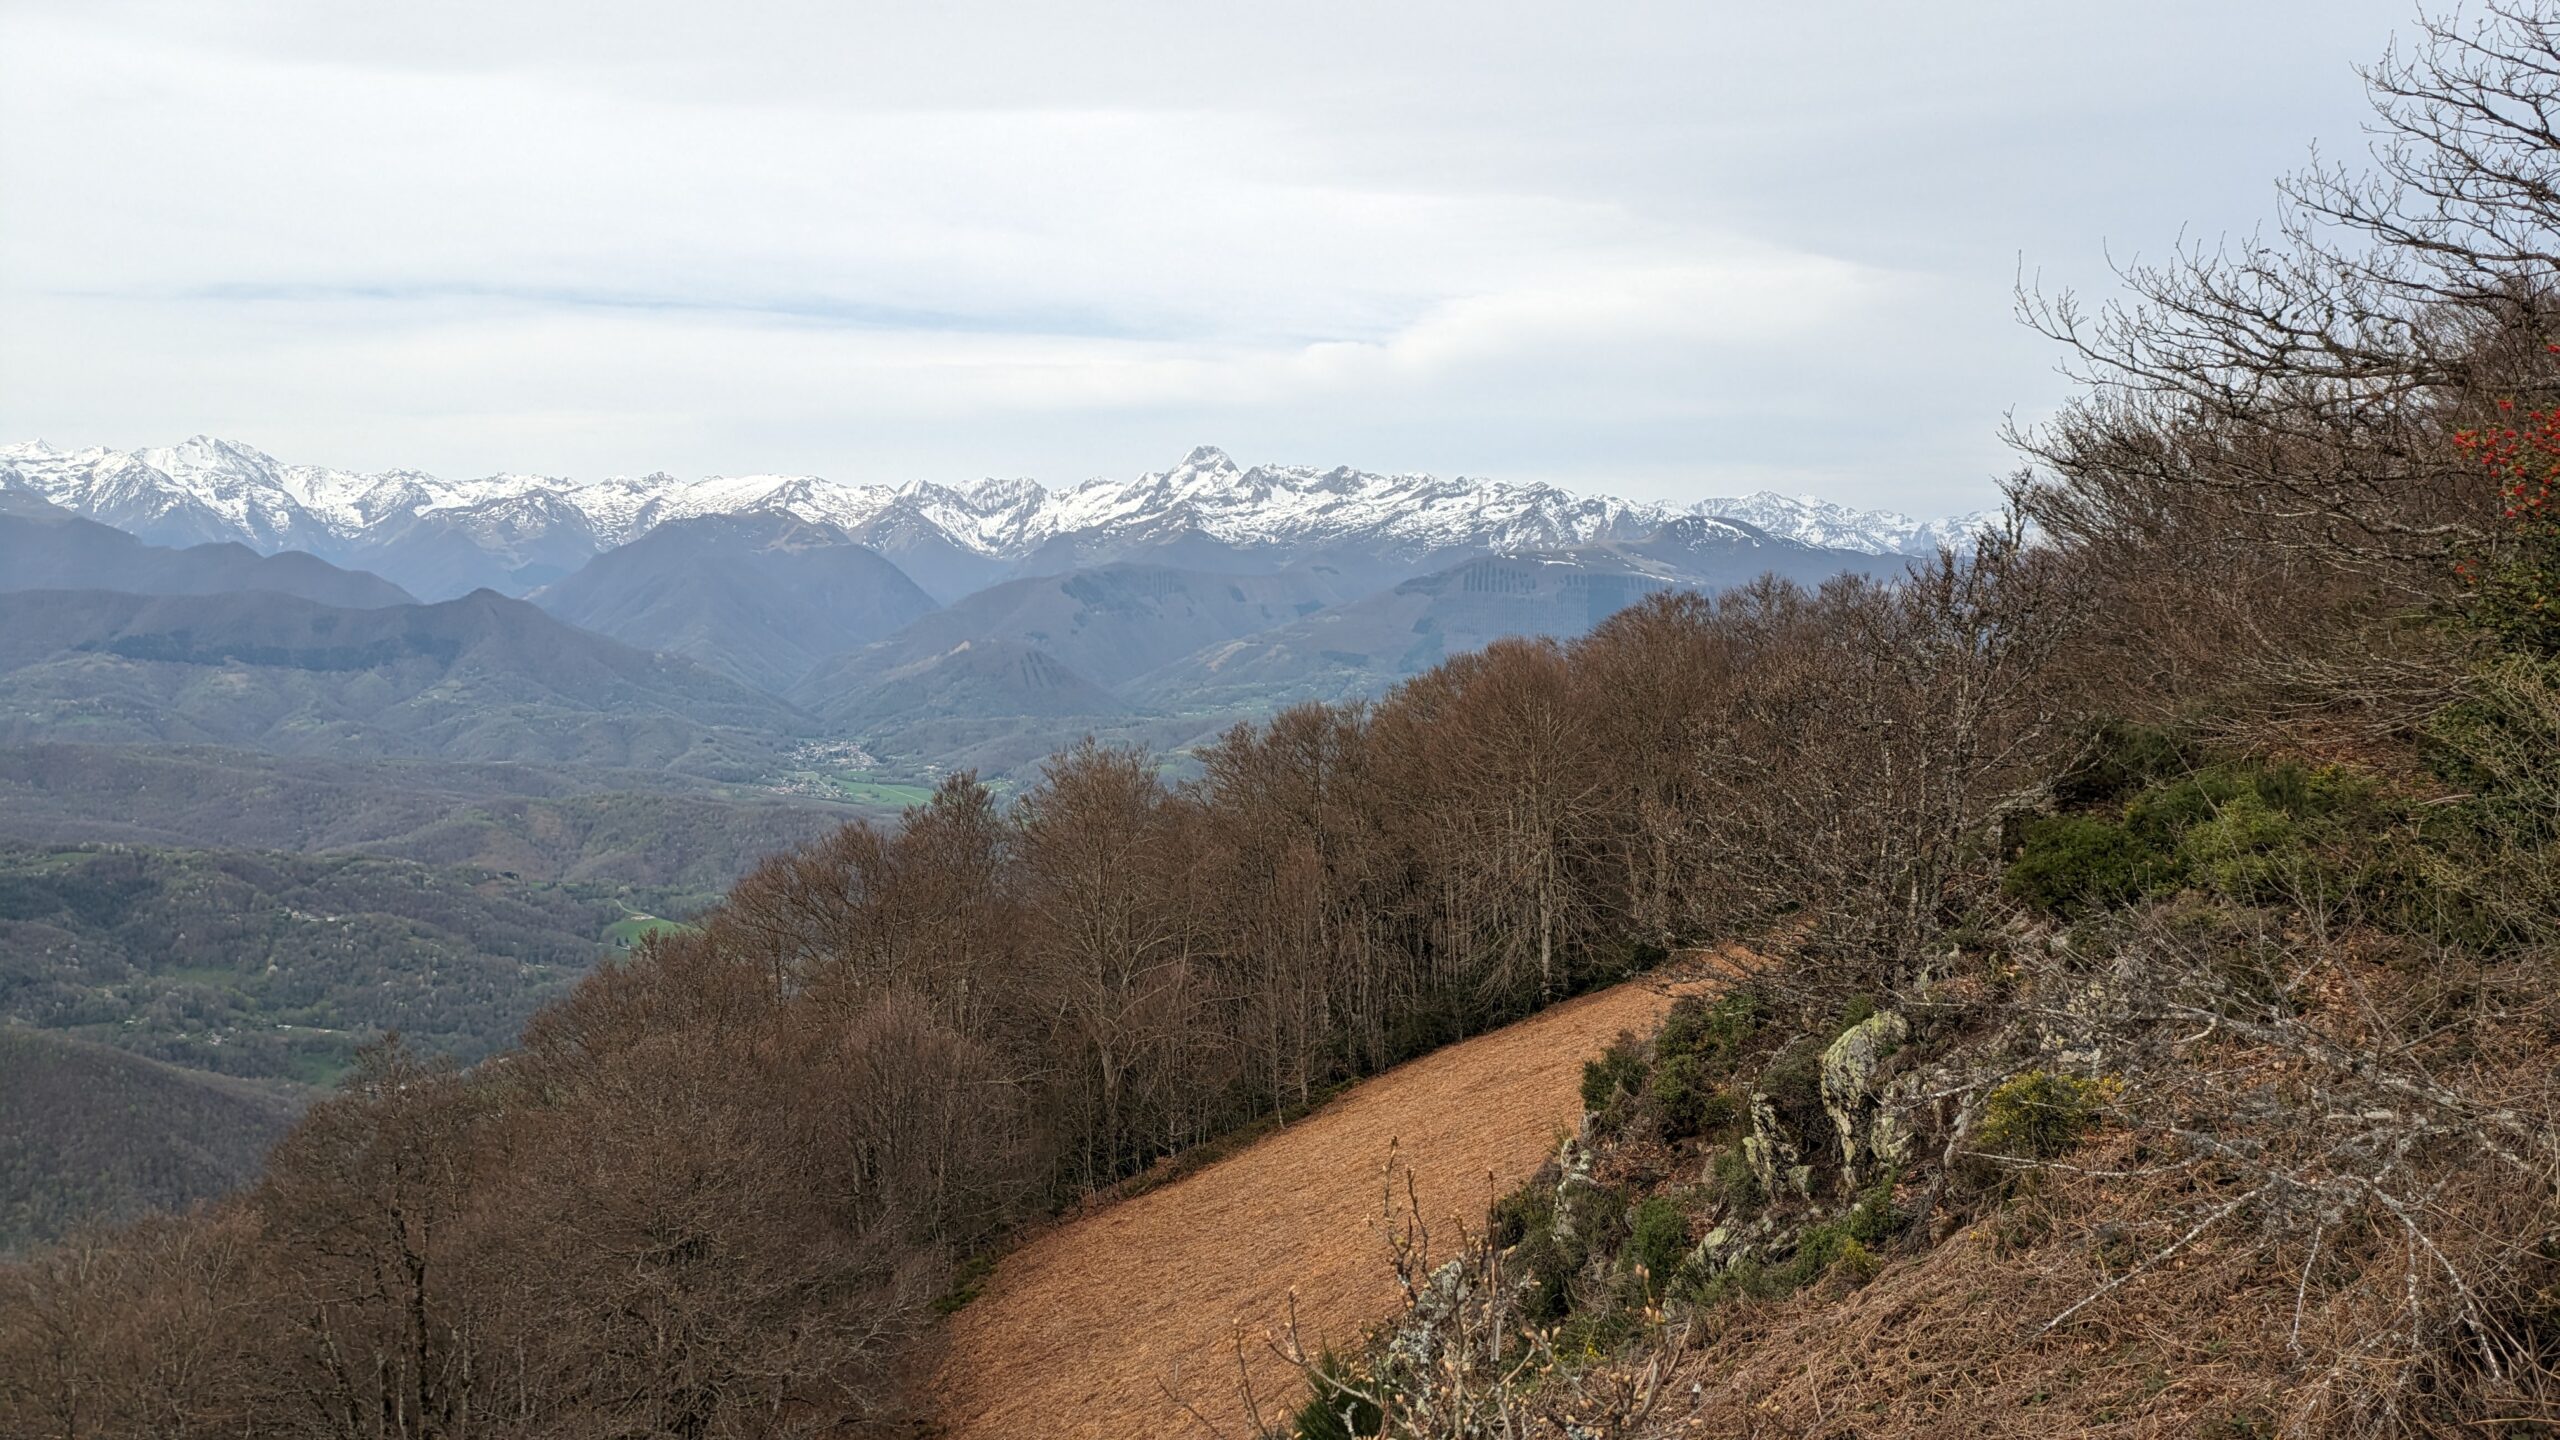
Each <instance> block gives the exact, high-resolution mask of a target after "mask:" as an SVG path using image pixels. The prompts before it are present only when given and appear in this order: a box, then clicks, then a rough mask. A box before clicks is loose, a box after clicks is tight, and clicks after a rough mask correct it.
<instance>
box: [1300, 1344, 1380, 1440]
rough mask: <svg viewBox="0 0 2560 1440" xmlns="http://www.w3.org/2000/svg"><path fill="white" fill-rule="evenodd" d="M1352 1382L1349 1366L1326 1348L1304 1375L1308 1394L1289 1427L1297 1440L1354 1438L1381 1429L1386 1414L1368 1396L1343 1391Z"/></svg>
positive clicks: (1373, 1433) (1371, 1433)
mask: <svg viewBox="0 0 2560 1440" xmlns="http://www.w3.org/2000/svg"><path fill="white" fill-rule="evenodd" d="M1356 1383H1357V1381H1356V1379H1355V1377H1354V1376H1353V1374H1352V1372H1351V1367H1350V1366H1348V1365H1346V1364H1344V1363H1343V1361H1342V1359H1341V1358H1340V1357H1339V1356H1337V1355H1335V1354H1334V1353H1333V1352H1332V1351H1330V1350H1328V1351H1326V1352H1325V1353H1324V1355H1323V1356H1322V1357H1321V1358H1319V1359H1318V1360H1317V1361H1316V1367H1315V1373H1314V1374H1312V1375H1310V1376H1308V1377H1307V1388H1308V1390H1309V1391H1310V1392H1311V1393H1309V1394H1308V1396H1307V1403H1305V1404H1304V1405H1301V1406H1299V1407H1298V1415H1297V1419H1296V1420H1295V1421H1294V1422H1293V1424H1292V1426H1291V1428H1292V1429H1293V1430H1294V1431H1295V1432H1296V1434H1297V1437H1298V1440H1358V1437H1360V1436H1364V1435H1375V1434H1377V1433H1378V1432H1379V1431H1381V1430H1384V1429H1385V1428H1386V1425H1387V1417H1386V1416H1385V1415H1383V1414H1381V1413H1380V1412H1379V1410H1378V1407H1377V1406H1376V1405H1375V1404H1374V1403H1372V1402H1371V1401H1370V1400H1369V1399H1368V1397H1366V1396H1363V1395H1355V1394H1349V1393H1346V1390H1345V1387H1346V1386H1348V1385H1351V1384H1356Z"/></svg>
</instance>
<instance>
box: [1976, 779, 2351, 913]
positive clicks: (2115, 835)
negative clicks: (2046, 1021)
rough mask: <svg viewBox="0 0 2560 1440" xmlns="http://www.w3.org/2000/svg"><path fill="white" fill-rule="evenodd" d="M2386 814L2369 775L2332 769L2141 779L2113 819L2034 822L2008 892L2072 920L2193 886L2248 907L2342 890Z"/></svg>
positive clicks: (2006, 881)
mask: <svg viewBox="0 0 2560 1440" xmlns="http://www.w3.org/2000/svg"><path fill="white" fill-rule="evenodd" d="M2181 753H2182V754H2183V753H2188V752H2181ZM2387 820H2388V817H2387V816H2385V815H2384V814H2383V813H2382V811H2381V808H2380V806H2379V804H2378V802H2377V800H2376V798H2375V791H2374V788H2373V786H2372V785H2371V784H2370V783H2369V782H2366V781H2362V780H2359V779H2357V778H2355V777H2353V776H2350V775H2348V774H2346V773H2345V772H2343V771H2340V770H2337V769H2334V768H2323V769H2317V770H2313V769H2306V768H2304V767H2302V766H2299V765H2291V764H2278V765H2258V764H2247V763H2229V764H2221V765H2213V766H2209V767H2206V768H2204V769H2200V770H2194V771H2190V772H2188V773H2185V774H2182V775H2179V776H2177V777H2175V778H2171V779H2166V780H2156V781H2153V782H2152V783H2150V784H2147V785H2145V786H2143V787H2142V788H2141V789H2139V790H2137V791H2134V792H2133V793H2132V794H2131V795H2130V796H2129V797H2127V798H2123V800H2122V805H2121V808H2120V810H2119V811H2118V813H2117V814H2115V815H2085V814H2063V815H2052V816H2046V817H2044V818H2042V819H2039V820H2036V821H2034V822H2032V823H2031V824H2029V825H2028V826H2027V827H2026V830H2025V833H2024V836H2023V839H2022V841H2021V843H2020V845H2019V848H2018V854H2017V857H2016V859H2014V860H2013V861H2012V862H2011V863H2010V865H2009V867H2008V870H2007V872H2006V874H2005V875H2004V876H2003V878H2002V888H2003V889H2004V890H2005V891H2006V892H2007V893H2008V894H2009V895H2010V896H2011V897H2012V898H2013V899H2016V900H2019V901H2022V902H2024V903H2025V904H2028V905H2030V906H2033V907H2035V908H2036V909H2039V910H2043V911H2047V912H2049V913H2052V914H2056V915H2061V916H2065V917H2076V916H2080V915H2086V914H2091V913H2094V912H2097V911H2102V910H2110V909H2115V908H2117V907H2120V906H2124V905H2129V904H2132V903H2134V902H2136V901H2139V900H2143V899H2147V898H2150V897H2152V896H2157V895H2165V894H2169V893H2172V892H2174V891H2176V890H2178V889H2179V888H2181V887H2183V886H2189V885H2195V886H2204V887H2208V888H2211V889H2213V890H2216V891H2218V892H2220V893H2221V894H2223V895H2226V896H2228V897H2229V898H2231V899H2234V900H2237V901H2240V902H2242V903H2244V904H2255V903H2262V902H2268V901H2276V900H2285V899H2299V898H2303V897H2305V896H2307V895H2313V894H2320V893H2331V894H2343V893H2345V892H2347V891H2348V890H2350V889H2352V888H2353V887H2354V886H2355V884H2356V883H2357V880H2358V867H2359V866H2360V865H2361V864H2362V863H2363V862H2364V861H2365V860H2368V859H2370V858H2371V857H2370V855H2369V854H2367V855H2363V856H2357V857H2348V856H2345V855H2343V854H2341V852H2342V851H2343V850H2344V849H2346V848H2347V842H2348V840H2349V838H2350V837H2356V836H2361V837H2366V838H2369V837H2371V836H2373V835H2375V834H2377V833H2379V832H2380V831H2382V830H2383V829H2385V828H2386V826H2387Z"/></svg>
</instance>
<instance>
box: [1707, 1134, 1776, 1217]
mask: <svg viewBox="0 0 2560 1440" xmlns="http://www.w3.org/2000/svg"><path fill="white" fill-rule="evenodd" d="M1707 1183H1708V1185H1709V1187H1710V1188H1711V1189H1712V1190H1713V1191H1714V1193H1715V1196H1716V1198H1717V1199H1719V1200H1721V1201H1723V1202H1724V1204H1725V1205H1726V1206H1727V1207H1728V1208H1730V1209H1731V1210H1733V1211H1734V1212H1736V1213H1738V1214H1746V1215H1747V1214H1750V1213H1752V1212H1754V1211H1757V1210H1758V1209H1760V1207H1762V1206H1764V1205H1766V1204H1768V1203H1769V1196H1768V1192H1766V1191H1764V1190H1762V1189H1761V1188H1760V1177H1759V1176H1757V1175H1754V1174H1752V1173H1751V1162H1750V1161H1748V1160H1745V1159H1743V1158H1742V1148H1741V1147H1740V1146H1730V1147H1728V1148H1726V1149H1724V1150H1721V1151H1719V1152H1717V1154H1716V1158H1715V1163H1714V1164H1712V1165H1709V1166H1708V1167H1707Z"/></svg>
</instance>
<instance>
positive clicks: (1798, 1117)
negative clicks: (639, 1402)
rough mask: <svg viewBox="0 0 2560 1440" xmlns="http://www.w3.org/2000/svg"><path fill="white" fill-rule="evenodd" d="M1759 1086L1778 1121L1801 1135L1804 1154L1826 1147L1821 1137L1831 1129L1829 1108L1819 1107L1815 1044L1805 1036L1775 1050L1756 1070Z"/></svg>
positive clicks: (1819, 1052)
mask: <svg viewBox="0 0 2560 1440" xmlns="http://www.w3.org/2000/svg"><path fill="white" fill-rule="evenodd" d="M1759 1090H1760V1093H1761V1094H1763V1095H1766V1096H1768V1097H1769V1105H1770V1108H1772V1109H1774V1110H1776V1111H1777V1112H1778V1119H1779V1121H1780V1123H1782V1124H1784V1125H1785V1126H1786V1128H1787V1130H1788V1131H1789V1132H1790V1133H1792V1134H1794V1135H1796V1136H1798V1137H1800V1138H1801V1139H1802V1141H1803V1142H1804V1144H1805V1147H1806V1150H1807V1156H1808V1158H1811V1157H1812V1156H1814V1155H1818V1154H1820V1153H1822V1152H1824V1151H1826V1150H1828V1149H1829V1147H1828V1146H1826V1145H1825V1144H1823V1142H1822V1138H1821V1137H1823V1136H1826V1135H1829V1134H1830V1133H1831V1112H1830V1111H1828V1110H1825V1109H1824V1108H1822V1048H1821V1047H1820V1046H1819V1045H1816V1044H1815V1043H1814V1042H1813V1041H1812V1040H1811V1039H1810V1038H1807V1039H1801V1040H1798V1041H1796V1042H1795V1043H1794V1044H1792V1045H1789V1046H1788V1047H1787V1048H1786V1049H1784V1050H1781V1051H1779V1052H1778V1054H1777V1057H1776V1058H1775V1059H1773V1060H1771V1061H1770V1062H1769V1065H1768V1068H1766V1069H1764V1070H1762V1071H1761V1072H1760V1085H1759Z"/></svg>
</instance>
